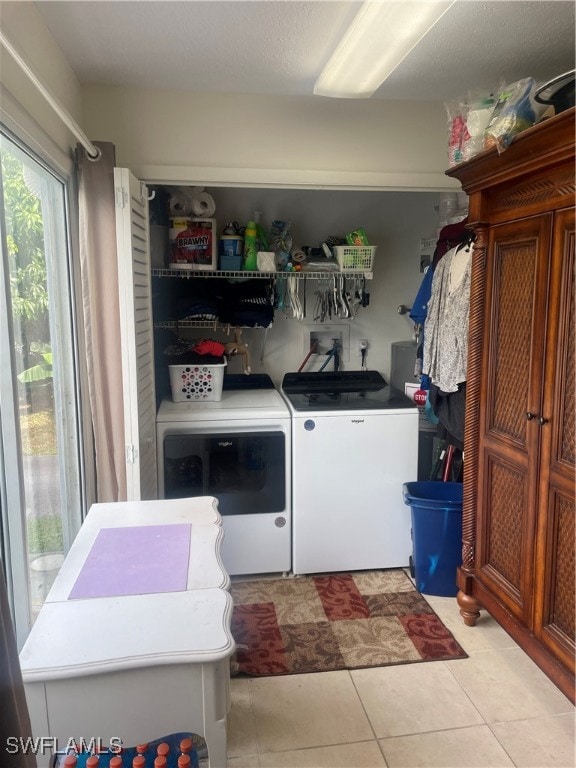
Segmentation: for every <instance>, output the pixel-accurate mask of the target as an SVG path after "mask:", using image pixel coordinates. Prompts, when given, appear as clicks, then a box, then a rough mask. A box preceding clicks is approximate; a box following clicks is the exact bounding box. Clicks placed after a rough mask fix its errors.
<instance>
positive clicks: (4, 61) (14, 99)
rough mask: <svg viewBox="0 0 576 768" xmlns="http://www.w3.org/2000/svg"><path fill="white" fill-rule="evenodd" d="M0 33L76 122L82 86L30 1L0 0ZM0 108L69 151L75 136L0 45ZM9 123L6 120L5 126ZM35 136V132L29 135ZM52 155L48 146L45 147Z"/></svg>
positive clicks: (27, 128) (9, 118) (27, 129)
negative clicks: (0, 18)
mask: <svg viewBox="0 0 576 768" xmlns="http://www.w3.org/2000/svg"><path fill="white" fill-rule="evenodd" d="M2 32H3V33H4V34H5V35H6V37H7V38H8V40H9V41H10V43H11V44H12V45H13V46H14V47H15V48H16V50H17V51H18V53H19V54H20V55H21V56H22V58H23V59H24V60H25V61H26V63H27V64H28V65H29V67H30V68H31V69H32V71H33V72H34V74H35V75H36V76H37V77H38V78H39V79H40V81H41V82H42V84H43V85H44V86H45V87H46V88H47V89H48V90H49V91H50V93H51V95H52V96H53V97H54V98H55V99H56V101H57V102H58V103H59V104H60V105H61V106H62V107H64V109H65V110H66V111H67V112H68V113H69V114H70V115H71V116H72V117H73V118H74V120H76V121H77V122H78V123H81V121H82V91H81V88H80V83H79V82H78V79H77V78H76V75H75V74H74V72H73V71H72V69H71V68H70V66H69V65H68V62H67V61H66V59H65V58H64V56H63V54H62V51H61V50H60V48H59V47H58V45H57V44H56V42H55V41H54V38H53V37H52V35H51V34H50V33H49V31H48V29H47V28H46V26H45V25H44V22H43V20H42V19H41V17H40V15H39V14H38V12H37V10H36V8H35V5H34V3H31V2H4V3H2ZM0 83H1V86H2V92H1V96H2V98H1V108H2V117H3V120H4V121H5V122H7V123H9V122H10V121H13V124H15V125H16V126H19V127H21V128H22V130H23V132H24V133H27V134H31V135H34V134H35V131H34V123H36V124H37V125H38V126H40V127H41V129H42V131H43V132H44V134H45V137H44V140H45V139H46V137H47V139H48V142H50V141H51V142H53V143H54V146H55V147H56V148H57V149H58V150H60V151H61V152H63V154H64V155H66V156H67V157H69V156H70V153H71V149H72V148H73V147H74V146H75V145H76V139H75V138H74V136H73V135H72V134H71V133H70V131H69V130H68V128H66V126H65V125H64V123H63V122H62V121H61V120H60V118H59V117H58V116H57V115H56V114H55V112H54V111H53V109H52V108H51V107H50V106H49V105H48V103H47V102H46V100H45V99H44V97H43V96H41V95H40V93H39V92H38V91H37V89H36V88H35V86H33V85H32V84H31V83H30V81H29V80H28V78H27V77H26V75H24V73H23V72H22V71H21V69H20V67H19V66H18V65H17V64H16V63H15V62H14V60H13V58H12V57H11V55H10V54H9V53H7V52H6V50H5V49H4V47H3V46H1V47H0ZM9 127H12V125H9ZM34 139H37V135H34ZM46 150H47V151H50V152H51V154H54V152H53V151H52V150H53V147H51V146H50V147H46Z"/></svg>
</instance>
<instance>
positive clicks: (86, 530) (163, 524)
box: [20, 497, 234, 768]
mask: <svg viewBox="0 0 576 768" xmlns="http://www.w3.org/2000/svg"><path fill="white" fill-rule="evenodd" d="M175 525H178V526H180V528H178V529H175V528H172V529H170V526H175ZM145 526H153V528H150V529H149V530H144V527H145ZM182 533H185V534H186V536H188V537H189V550H187V551H186V552H185V555H186V557H185V558H184V550H183V549H182V547H181V539H179V540H178V547H177V549H178V554H177V556H175V557H174V558H171V557H170V553H169V551H165V552H164V553H163V554H158V555H157V556H156V555H154V554H152V555H151V554H150V551H151V550H150V547H149V548H148V550H146V547H144V550H143V551H144V553H145V555H146V556H145V557H144V558H143V561H142V562H140V563H139V564H138V566H139V567H140V568H142V569H143V570H142V574H143V575H142V583H145V584H146V586H145V589H146V590H148V591H147V592H146V593H144V594H122V592H123V588H125V586H126V585H125V584H123V582H122V576H121V574H122V572H124V573H126V574H128V572H129V570H130V568H129V566H130V563H129V562H124V561H123V560H122V559H121V558H118V559H117V560H116V561H113V562H112V565H111V564H110V562H109V561H108V560H109V559H110V558H108V560H107V556H108V551H107V550H102V549H101V548H100V550H99V549H98V547H99V545H100V544H102V543H103V542H106V543H107V545H108V547H109V550H110V551H113V550H114V547H116V548H117V549H118V551H119V552H121V551H122V549H123V548H124V549H125V550H126V551H129V549H130V546H131V542H134V541H136V540H142V541H143V542H144V544H148V545H152V549H153V546H154V545H155V542H156V541H157V540H158V541H161V540H165V541H166V542H167V543H168V545H169V544H170V541H174V536H175V534H178V536H179V537H180V536H181V534H182ZM222 536H223V529H222V527H221V518H220V515H219V513H218V511H217V503H216V500H215V499H213V498H212V497H204V498H201V499H176V500H166V501H153V502H150V501H144V502H119V503H116V504H95V505H94V506H93V507H92V508H91V509H90V512H89V513H88V515H87V517H86V520H85V522H84V524H83V526H82V528H81V530H80V532H79V534H78V536H77V538H76V540H75V541H74V543H73V545H72V547H71V549H70V552H69V553H68V555H67V557H66V559H65V561H64V564H63V566H62V569H61V571H60V573H59V574H58V576H57V578H56V580H55V582H54V585H53V587H52V589H51V591H50V593H49V595H48V597H47V599H46V602H45V604H44V606H43V607H42V609H41V611H40V614H39V616H38V618H37V620H36V623H35V624H34V626H33V628H32V631H31V633H30V635H29V637H28V639H27V641H26V643H25V645H24V647H23V649H22V652H21V654H20V664H21V668H22V675H23V678H24V685H25V689H26V698H27V702H28V707H29V710H30V717H31V721H32V731H33V737H36V738H37V737H41V736H46V737H51V738H52V739H54V740H55V741H54V742H53V743H54V745H55V746H56V748H57V749H62V748H64V747H65V745H66V744H67V743H68V742H69V740H70V739H71V738H74V739H76V740H77V741H80V740H81V739H83V740H84V742H85V743H89V742H90V740H91V739H100V740H101V742H102V743H103V744H104V745H107V744H109V743H114V740H116V739H121V740H122V742H123V743H124V744H125V745H126V746H135V745H136V744H138V743H142V742H148V741H153V740H154V739H157V738H160V737H162V736H165V735H168V734H171V733H177V732H192V733H198V734H199V735H201V736H203V737H204V738H205V739H206V743H207V747H208V756H209V765H210V768H225V766H226V716H227V713H228V710H229V707H230V694H229V683H230V668H229V658H230V656H231V655H232V653H233V652H234V640H233V638H232V635H231V633H230V621H231V616H232V599H231V597H230V594H229V592H228V591H227V590H228V587H229V583H230V580H229V577H228V575H227V574H226V572H225V571H224V568H223V567H222V564H221V560H220V542H221V539H222ZM138 537H140V539H138ZM146 537H148V539H147V538H146ZM98 554H100V555H102V556H103V562H101V561H98V558H97V555H98ZM155 559H156V562H154V560H155ZM184 559H186V562H185V563H184ZM115 562H116V563H118V562H120V563H123V566H122V568H120V567H119V568H118V574H114V573H113V572H110V571H113V570H114V567H115V565H114V563H115ZM102 565H103V566H104V567H106V568H107V569H108V571H106V572H105V573H104V577H107V576H110V578H109V579H108V580H107V578H100V577H101V576H102V572H99V571H98V568H99V567H102ZM147 565H149V566H150V568H149V569H148V568H147V567H146V566H147ZM154 567H156V569H157V571H158V573H161V575H166V571H164V568H166V569H173V570H174V571H175V572H176V573H175V575H176V576H178V571H179V572H180V576H181V579H180V581H181V582H182V583H181V586H180V587H178V588H177V589H176V591H166V585H164V587H163V590H164V591H154V583H152V585H151V584H150V583H148V581H147V579H146V574H147V573H148V574H149V573H150V571H152V573H153V572H154ZM98 574H100V577H99V578H96V575H98ZM119 574H120V577H118V575H119ZM168 575H171V574H170V570H169V571H168ZM92 577H93V578H92ZM132 577H133V580H132V583H131V586H130V589H131V590H132V592H134V574H132ZM126 578H127V579H128V577H126ZM135 578H136V582H138V578H140V577H139V576H138V573H136V577H135ZM87 579H88V580H87ZM90 579H92V581H90ZM176 580H177V579H176ZM152 582H153V579H152ZM157 583H160V582H159V581H158V582H157ZM94 585H96V586H94ZM99 585H101V586H99ZM99 590H100V591H104V592H106V594H104V595H99V594H98V592H99ZM73 591H74V592H75V593H76V595H77V596H76V597H75V598H74V599H71V598H70V594H71V592H73ZM43 761H44V762H43ZM38 764H39V768H42V767H43V766H44V765H46V766H48V765H49V764H50V757H49V756H48V755H46V756H45V757H44V758H42V757H41V756H39V760H38Z"/></svg>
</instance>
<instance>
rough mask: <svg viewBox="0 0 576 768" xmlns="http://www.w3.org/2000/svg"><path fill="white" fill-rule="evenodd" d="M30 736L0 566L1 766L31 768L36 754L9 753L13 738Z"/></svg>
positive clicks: (14, 640)
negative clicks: (9, 739)
mask: <svg viewBox="0 0 576 768" xmlns="http://www.w3.org/2000/svg"><path fill="white" fill-rule="evenodd" d="M31 735H32V730H31V727H30V717H29V715H28V707H27V706H26V697H25V696H24V684H23V683H22V673H21V671H20V662H19V661H18V650H17V647H16V636H15V634H14V628H13V625H12V617H11V615H10V606H9V604H8V594H7V592H6V582H5V580H4V574H3V573H2V568H0V747H1V752H0V755H1V758H0V764H1V765H2V766H3V768H35V766H36V757H35V756H34V754H33V753H32V752H29V753H27V754H25V753H24V752H22V751H21V750H19V751H15V752H14V753H12V748H13V746H14V741H13V739H24V740H26V738H27V737H29V736H31ZM9 737H11V739H12V741H10V742H9V741H7V739H8V738H9ZM18 743H21V742H18ZM8 746H9V747H10V749H9V751H8V749H7V747H8Z"/></svg>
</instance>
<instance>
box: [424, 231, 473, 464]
mask: <svg viewBox="0 0 576 768" xmlns="http://www.w3.org/2000/svg"><path fill="white" fill-rule="evenodd" d="M467 237H468V236H467ZM472 241H473V234H472V233H469V237H468V239H467V240H465V241H464V242H463V243H461V244H459V245H458V246H456V247H455V248H452V249H451V250H450V251H448V253H446V254H445V255H444V256H443V258H442V260H441V261H440V262H439V263H438V265H437V266H436V268H435V270H434V277H433V280H432V284H431V292H430V301H429V303H428V307H427V314H426V320H425V324H424V345H423V347H424V348H423V374H425V375H427V376H428V377H429V387H428V388H429V392H428V401H429V403H430V406H431V408H432V411H433V413H434V415H435V416H436V418H437V419H438V421H439V424H438V427H437V434H438V436H439V437H441V438H443V439H444V440H446V442H447V443H448V444H450V445H452V446H455V447H457V448H458V449H461V450H462V449H463V448H464V413H465V403H466V368H467V363H468V316H469V307H470V276H471V261H472V259H471V255H472Z"/></svg>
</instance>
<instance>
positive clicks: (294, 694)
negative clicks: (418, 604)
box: [228, 597, 576, 768]
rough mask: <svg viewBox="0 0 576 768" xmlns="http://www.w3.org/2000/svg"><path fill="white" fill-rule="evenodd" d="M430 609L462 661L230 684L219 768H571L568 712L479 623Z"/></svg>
mask: <svg viewBox="0 0 576 768" xmlns="http://www.w3.org/2000/svg"><path fill="white" fill-rule="evenodd" d="M427 600H428V601H429V603H430V604H431V605H432V607H433V608H434V610H435V611H436V613H437V614H438V615H439V616H440V618H441V619H442V621H444V623H445V624H446V626H447V627H448V628H449V629H450V631H451V632H452V633H453V635H454V637H455V638H456V639H457V640H458V642H459V643H460V644H461V645H462V647H463V648H464V649H465V650H466V652H467V653H468V654H469V658H467V659H459V660H455V661H434V662H424V663H416V664H406V665H399V666H392V667H379V668H376V669H361V670H354V671H339V672H322V673H316V674H307V675H288V676H283V677H267V678H250V679H247V678H233V679H232V686H231V692H232V707H231V711H230V717H229V721H228V768H377V767H384V768H385V767H386V766H387V767H388V768H400V766H402V768H413V767H414V768H415V767H416V766H427V767H433V766H437V767H438V768H460V767H462V768H471V767H472V766H476V767H477V768H496V767H497V768H500V767H501V766H502V767H504V766H517V767H518V768H524V767H525V768H528V767H530V768H547V767H548V766H550V768H574V767H575V766H576V758H575V709H574V707H573V706H572V704H571V703H570V701H569V700H568V699H567V698H566V697H565V696H564V695H563V694H562V693H561V692H560V691H559V690H558V688H556V687H555V686H554V685H553V684H552V683H551V682H550V680H549V679H548V678H547V677H546V676H545V675H544V673H543V672H542V671H541V670H540V669H539V668H538V667H537V666H536V665H535V664H534V663H533V662H532V661H531V660H530V659H529V658H528V656H527V655H526V654H525V653H524V652H523V651H522V650H521V649H520V648H519V647H518V646H517V645H516V643H515V642H514V641H513V640H512V638H511V637H510V636H509V635H508V634H507V633H506V632H505V631H504V630H503V629H502V628H501V627H500V626H499V625H498V624H497V623H496V622H495V621H494V620H493V619H492V618H491V617H490V616H488V614H487V613H486V612H485V611H482V615H481V618H480V620H479V621H478V622H477V625H476V627H466V626H465V625H464V623H463V622H462V619H461V617H460V615H459V613H458V606H457V604H456V600H455V599H452V598H441V597H427Z"/></svg>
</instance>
